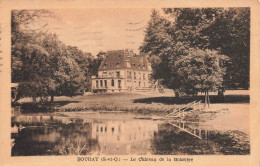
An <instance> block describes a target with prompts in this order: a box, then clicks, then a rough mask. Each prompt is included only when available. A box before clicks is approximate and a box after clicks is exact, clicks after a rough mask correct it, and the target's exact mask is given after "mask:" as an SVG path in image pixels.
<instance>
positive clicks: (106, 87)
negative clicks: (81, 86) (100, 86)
mask: <svg viewBox="0 0 260 166" xmlns="http://www.w3.org/2000/svg"><path fill="white" fill-rule="evenodd" d="M104 82H105V88H107V80H105V81H104Z"/></svg>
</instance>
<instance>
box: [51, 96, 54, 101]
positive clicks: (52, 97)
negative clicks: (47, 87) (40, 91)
mask: <svg viewBox="0 0 260 166" xmlns="http://www.w3.org/2000/svg"><path fill="white" fill-rule="evenodd" d="M53 102H54V95H53V94H52V95H51V103H53Z"/></svg>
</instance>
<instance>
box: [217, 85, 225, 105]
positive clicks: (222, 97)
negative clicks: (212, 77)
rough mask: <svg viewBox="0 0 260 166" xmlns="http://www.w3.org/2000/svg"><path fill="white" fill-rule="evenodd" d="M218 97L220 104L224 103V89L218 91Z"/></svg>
mask: <svg viewBox="0 0 260 166" xmlns="http://www.w3.org/2000/svg"><path fill="white" fill-rule="evenodd" d="M218 97H219V99H220V100H221V102H223V101H224V88H221V89H218Z"/></svg>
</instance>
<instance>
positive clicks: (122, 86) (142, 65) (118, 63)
mask: <svg viewBox="0 0 260 166" xmlns="http://www.w3.org/2000/svg"><path fill="white" fill-rule="evenodd" d="M151 72H152V69H151V64H150V62H149V60H148V58H147V56H145V55H136V54H134V53H133V51H131V50H128V49H126V50H114V51H108V52H107V53H106V55H105V56H104V60H103V61H102V63H101V65H100V67H99V69H98V75H97V76H93V77H92V90H93V92H98V91H108V92H116V91H134V90H148V89H149V88H150V81H149V79H150V75H151Z"/></svg>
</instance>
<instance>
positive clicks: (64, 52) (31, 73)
mask: <svg viewBox="0 0 260 166" xmlns="http://www.w3.org/2000/svg"><path fill="white" fill-rule="evenodd" d="M41 13H42V12H39V11H38V10H36V11H34V10H33V11H27V10H25V11H23V10H21V11H13V12H12V81H13V82H18V83H19V86H18V95H17V99H16V100H18V99H19V98H22V97H32V98H33V101H34V102H35V101H36V97H40V98H41V99H42V100H43V99H47V98H48V96H51V102H53V100H54V96H55V95H66V96H75V95H79V94H83V93H84V85H85V80H86V78H85V75H84V74H85V73H84V72H87V70H86V69H87V67H88V65H86V66H84V65H85V64H86V61H83V60H84V57H83V55H82V52H81V51H79V50H77V49H75V48H73V47H69V46H66V45H65V44H63V43H62V42H61V41H59V39H58V37H57V36H56V35H55V34H54V35H53V34H50V33H43V32H41V31H39V32H38V31H37V32H36V31H34V30H32V31H31V30H25V29H24V28H23V27H26V26H29V24H30V22H32V21H34V19H36V18H39V17H40V14H41ZM43 13H45V12H43ZM86 59H87V58H86ZM81 63H85V64H81ZM81 67H82V68H83V70H85V71H82V70H81Z"/></svg>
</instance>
